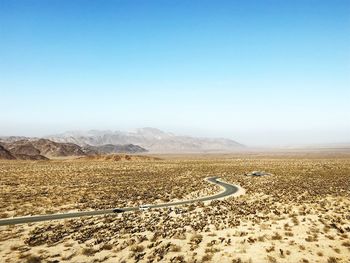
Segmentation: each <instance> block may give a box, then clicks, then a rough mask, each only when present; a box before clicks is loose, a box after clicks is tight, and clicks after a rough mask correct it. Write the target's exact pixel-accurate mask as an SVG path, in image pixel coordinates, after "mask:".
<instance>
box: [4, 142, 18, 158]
mask: <svg viewBox="0 0 350 263" xmlns="http://www.w3.org/2000/svg"><path fill="white" fill-rule="evenodd" d="M0 159H2V160H14V159H16V158H15V157H14V156H13V155H12V154H11V153H10V152H9V151H8V150H6V149H5V147H3V146H2V145H0Z"/></svg>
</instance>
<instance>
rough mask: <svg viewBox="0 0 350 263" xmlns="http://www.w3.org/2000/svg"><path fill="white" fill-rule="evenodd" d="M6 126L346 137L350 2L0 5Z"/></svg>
mask: <svg viewBox="0 0 350 263" xmlns="http://www.w3.org/2000/svg"><path fill="white" fill-rule="evenodd" d="M0 99H1V101H0V112H1V113H0V135H39V136H41V135H45V134H52V133H58V132H63V131H65V130H86V129H111V130H116V129H120V130H128V129H132V128H137V127H144V126H151V127H157V128H160V129H163V130H166V131H172V132H175V133H179V134H189V135H199V136H224V137H229V138H232V139H236V140H237V141H240V142H242V143H245V144H250V145H264V144H273V145H278V144H299V143H327V142H342V141H347V142H350V1H337V0H329V1H321V0H317V1H316V0H314V1H311V0H310V1H309V0H303V1H298V0H293V1H292V0H291V1H280V0H275V1H263V0H261V1H234V0H232V1H214V0H212V1H203V0H201V1H185V0H183V1H176V0H162V1H145V0H142V1H141V0H139V1H131V0H128V1H127V0H125V1H117V0H115V1H112V0H110V1H105V0H99V1H97V0H95V1H92V0H91V1H87V0H82V1H79V0H74V1H71V0H50V1H47V0H41V1H32V0H21V1H18V0H1V1H0Z"/></svg>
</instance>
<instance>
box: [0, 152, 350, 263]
mask: <svg viewBox="0 0 350 263" xmlns="http://www.w3.org/2000/svg"><path fill="white" fill-rule="evenodd" d="M253 170H264V171H266V172H269V173H272V174H273V175H271V176H265V177H259V178H254V177H247V176H244V173H246V172H250V171H253ZM208 176H220V177H221V178H222V180H224V181H227V182H230V183H236V184H239V185H241V186H242V187H243V188H244V189H245V190H246V193H245V195H242V196H239V197H235V198H228V199H225V200H219V201H212V202H211V203H209V204H203V203H198V204H195V205H187V206H181V207H177V208H173V209H169V208H167V209H157V210H147V211H139V212H131V213H124V214H119V215H116V216H113V215H109V216H96V217H87V218H79V219H69V220H61V221H52V222H41V223H34V224H26V225H17V226H7V227H0V262H349V259H350V209H349V207H350V193H349V190H350V158H348V157H347V156H340V157H339V158H337V157H336V156H335V157H334V156H331V157H324V156H318V155H316V156H304V155H303V156H299V157H298V156H287V155H280V156H273V155H268V156H246V155H242V156H239V155H235V156H219V155H218V156H214V157H213V156H210V157H208V158H200V159H198V158H196V157H195V156H191V157H190V158H186V157H181V158H175V159H174V158H168V159H166V160H157V161H141V162H110V161H38V162H33V161H2V162H0V188H1V191H0V198H1V200H0V201H1V202H0V204H1V207H0V211H1V215H2V217H10V216H13V215H16V216H20V215H29V214H44V213H50V212H63V211H73V210H89V209H100V208H110V207H123V206H131V205H139V204H142V203H143V204H145V203H156V202H168V201H172V200H180V199H188V198H192V197H197V196H204V195H209V194H213V193H215V192H218V191H220V190H221V189H220V188H219V187H217V186H214V185H212V184H208V183H207V182H205V181H204V180H203V179H204V178H205V177H208Z"/></svg>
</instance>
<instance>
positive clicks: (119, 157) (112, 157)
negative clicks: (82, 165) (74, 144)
mask: <svg viewBox="0 0 350 263" xmlns="http://www.w3.org/2000/svg"><path fill="white" fill-rule="evenodd" d="M75 160H77V161H111V162H119V161H130V162H142V161H158V160H161V159H160V158H158V157H153V156H146V155H128V154H108V155H93V156H85V157H81V158H78V159H75Z"/></svg>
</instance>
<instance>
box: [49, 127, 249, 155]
mask: <svg viewBox="0 0 350 263" xmlns="http://www.w3.org/2000/svg"><path fill="white" fill-rule="evenodd" d="M47 138H48V139H50V140H53V141H56V142H61V143H67V142H70V143H75V144H78V145H81V146H84V145H87V144H88V145H92V146H101V145H105V144H114V145H116V144H135V145H139V146H141V147H142V148H145V149H147V150H149V151H150V152H159V153H172V152H175V153H191V152H193V153H201V152H232V151H237V150H238V149H242V148H244V146H243V145H242V144H240V143H237V142H235V141H233V140H230V139H225V138H196V137H190V136H178V135H174V134H172V133H168V132H163V131H161V130H158V129H155V128H142V129H138V130H136V131H135V132H121V131H115V132H113V131H97V130H91V131H87V132H66V133H63V134H59V135H53V136H48V137H47Z"/></svg>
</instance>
